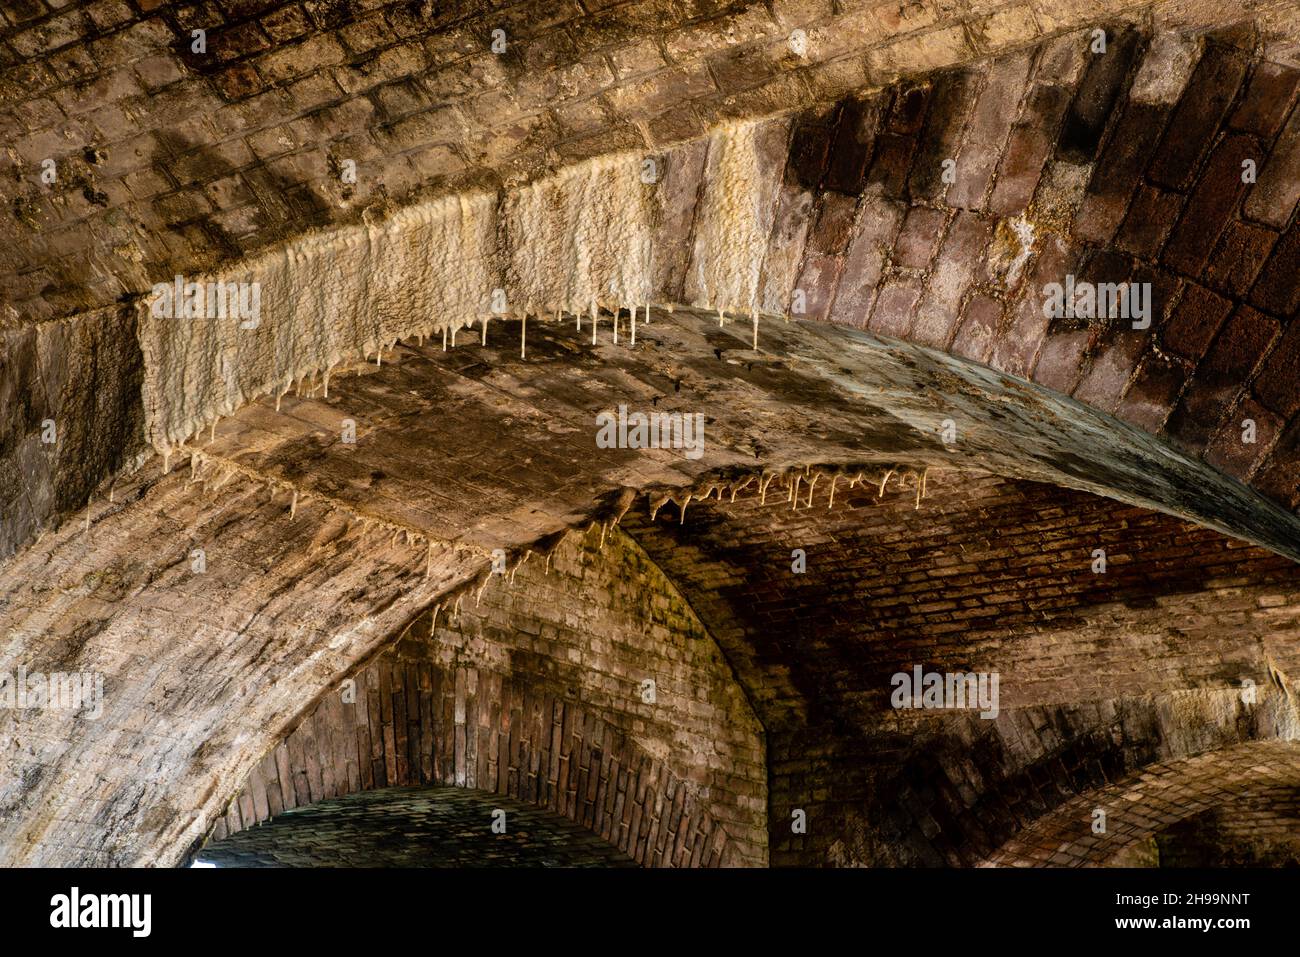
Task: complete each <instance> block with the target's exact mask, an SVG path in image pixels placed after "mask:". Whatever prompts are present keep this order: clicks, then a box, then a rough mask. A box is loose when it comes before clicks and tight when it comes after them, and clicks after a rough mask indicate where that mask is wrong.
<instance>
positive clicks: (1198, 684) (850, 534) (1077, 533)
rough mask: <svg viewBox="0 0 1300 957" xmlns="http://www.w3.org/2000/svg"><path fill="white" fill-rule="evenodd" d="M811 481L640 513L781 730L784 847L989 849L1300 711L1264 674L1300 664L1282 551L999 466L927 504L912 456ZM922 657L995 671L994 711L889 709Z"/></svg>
mask: <svg viewBox="0 0 1300 957" xmlns="http://www.w3.org/2000/svg"><path fill="white" fill-rule="evenodd" d="M909 485H910V483H909ZM802 488H803V489H804V491H803V493H802V499H803V504H802V506H801V507H800V508H798V509H794V508H792V507H791V504H790V503H789V501H788V500H787V495H786V494H785V493H784V492H782V491H781V490H780V489H781V486H780V485H779V484H776V485H773V486H770V487H769V490H768V500H767V504H766V505H760V504H759V503H758V502H757V501H756V499H757V496H753V495H745V494H742V496H740V497H738V498H737V501H736V502H735V504H731V503H729V502H716V501H709V502H707V503H700V502H697V503H692V505H691V506H690V509H689V510H688V513H687V518H686V522H685V524H684V525H681V524H678V515H677V513H676V510H675V509H674V508H672V507H671V506H670V507H668V508H665V509H664V510H663V512H662V513H661V515H660V516H659V518H658V520H657V521H656V522H654V523H653V524H651V523H650V522H648V521H647V519H646V517H645V516H643V515H640V514H639V513H634V514H630V515H629V517H628V518H627V519H625V524H626V526H627V528H628V531H629V534H631V535H633V536H634V537H635V538H637V540H638V541H640V542H641V543H642V544H643V545H644V547H645V548H646V550H647V551H648V553H649V554H650V555H652V556H653V557H654V558H655V560H656V561H657V562H659V563H660V564H661V566H662V567H663V568H664V570H665V571H666V573H667V574H668V575H669V576H670V577H671V578H672V579H673V580H674V581H675V582H677V583H678V585H679V587H680V588H681V589H682V590H683V593H684V594H685V595H686V596H687V598H688V600H689V601H690V602H691V604H692V606H693V607H694V608H695V609H696V610H697V611H698V612H699V614H700V616H701V619H702V620H703V621H704V622H705V623H706V624H707V625H708V626H709V627H710V629H711V630H712V631H713V633H714V634H715V636H716V637H717V639H718V642H719V644H720V646H721V647H722V648H723V650H724V651H725V653H726V654H727V657H728V660H729V661H731V663H732V664H733V666H734V667H735V668H736V672H737V675H738V676H739V679H740V681H741V683H742V684H743V685H744V686H745V688H746V690H747V692H748V694H749V696H750V698H751V700H752V701H753V703H754V707H755V710H756V712H757V713H758V715H759V718H760V720H762V721H763V723H764V726H765V727H766V729H767V740H768V747H769V774H770V781H771V785H770V787H771V791H770V802H771V815H770V822H771V836H770V846H771V860H772V863H773V864H825V863H832V864H847V863H866V864H874V865H879V864H931V865H942V864H958V865H961V864H965V865H969V864H973V863H976V862H978V861H979V860H981V859H983V857H984V856H985V855H987V854H989V853H992V852H993V851H994V850H996V848H997V847H999V846H1000V845H1001V844H1002V843H1003V842H1004V841H1006V840H1007V839H1009V838H1010V837H1011V836H1012V835H1014V834H1015V833H1016V832H1017V831H1018V830H1019V829H1020V828H1022V827H1024V826H1026V825H1028V824H1029V823H1030V822H1031V821H1033V820H1034V819H1035V818H1036V817H1038V816H1039V815H1041V814H1043V813H1046V812H1048V811H1049V810H1051V809H1052V808H1053V807H1055V806H1057V805H1058V804H1060V803H1061V802H1062V801H1064V800H1066V799H1068V798H1069V797H1070V796H1072V795H1074V794H1077V793H1079V792H1081V791H1084V790H1086V789H1088V788H1091V787H1094V786H1098V785H1103V784H1105V783H1107V782H1111V781H1115V780H1117V779H1119V778H1120V777H1122V776H1123V775H1125V774H1127V773H1129V772H1130V771H1131V770H1132V769H1134V768H1139V767H1142V766H1144V765H1146V764H1149V763H1150V762H1152V761H1157V760H1163V759H1166V758H1170V757H1176V756H1180V755H1185V754H1193V753H1197V752H1200V751H1204V750H1207V749H1215V748H1219V747H1223V746H1225V745H1228V744H1232V743H1236V742H1239V741H1246V740H1251V739H1255V738H1273V737H1277V736H1287V735H1289V734H1293V733H1294V732H1293V731H1292V730H1290V729H1293V728H1294V727H1295V726H1296V721H1297V715H1296V713H1295V705H1294V702H1293V701H1292V699H1291V698H1290V697H1289V696H1287V695H1286V694H1284V693H1282V692H1281V691H1279V689H1278V688H1277V687H1276V685H1275V684H1274V682H1273V680H1272V678H1271V677H1270V674H1271V669H1276V670H1277V671H1278V672H1279V673H1281V674H1283V675H1290V676H1295V675H1297V674H1300V657H1298V656H1297V653H1296V648H1297V647H1300V631H1298V630H1297V629H1298V628H1300V623H1298V622H1300V619H1297V615H1296V608H1297V605H1298V604H1300V571H1297V570H1296V568H1295V566H1294V565H1293V564H1292V563H1290V562H1288V561H1287V560H1285V559H1282V558H1279V557H1277V556H1274V555H1271V554H1269V553H1267V552H1264V551H1262V550H1259V549H1255V548H1248V547H1243V546H1241V545H1240V544H1239V543H1237V542H1233V541H1231V540H1228V539H1225V538H1224V537H1222V536H1220V535H1217V534H1216V533H1213V532H1208V531H1205V530H1203V529H1198V528H1196V527H1194V526H1190V525H1187V524H1186V523H1183V522H1179V521H1177V520H1174V519H1171V518H1168V517H1166V516H1163V515H1159V514H1156V513H1151V512H1147V511H1144V510H1142V509H1136V508H1129V507H1126V506H1121V505H1119V504H1117V503H1115V502H1112V501H1109V500H1107V499H1102V498H1097V497H1093V496H1090V495H1087V494H1084V493H1071V492H1065V491H1063V490H1060V489H1054V488H1051V487H1049V486H1040V485H1034V484H1032V483H1020V482H1007V481H1003V480H999V479H996V478H993V477H988V476H985V477H978V476H971V475H960V474H954V473H935V472H932V473H931V474H930V475H929V476H928V478H927V490H928V494H927V496H926V497H925V499H924V500H923V501H922V502H921V504H920V507H919V508H917V507H916V495H915V492H914V491H913V489H912V488H911V487H909V488H908V489H906V490H899V489H898V485H897V479H895V480H894V481H893V482H892V483H891V486H890V488H889V489H888V490H887V491H886V493H885V496H884V498H883V499H880V500H879V501H877V499H876V494H877V492H876V489H874V488H872V489H871V490H869V491H865V492H864V491H863V490H861V489H857V490H854V491H849V490H847V489H846V488H845V486H844V483H843V482H841V483H840V485H839V488H838V490H837V495H836V500H835V506H834V508H833V509H832V508H828V504H829V492H830V489H829V488H828V487H827V484H826V483H825V482H824V481H823V482H819V483H818V485H817V486H816V487H815V489H813V493H812V494H813V503H812V506H811V507H809V506H808V504H807V502H808V496H809V492H808V491H807V485H806V484H805V485H803V486H802ZM794 548H802V549H804V550H805V551H806V554H807V562H808V570H807V572H806V573H805V574H802V575H798V574H793V573H792V571H791V550H792V549H794ZM1095 548H1104V549H1105V550H1106V551H1107V556H1108V570H1107V572H1106V573H1105V574H1100V575H1099V574H1094V573H1093V571H1092V567H1091V566H1092V561H1093V558H1092V552H1093V549H1095ZM918 664H919V665H922V666H923V667H924V668H925V669H926V670H939V671H964V672H965V671H980V672H997V673H998V674H999V675H1000V697H1001V702H1000V704H1001V714H1000V715H999V717H998V718H997V720H992V721H987V720H982V719H980V718H978V717H976V716H974V715H972V714H970V713H969V712H924V711H895V710H893V709H892V708H891V707H890V705H889V695H890V692H891V690H892V686H891V683H890V678H891V676H892V675H893V674H894V673H895V672H898V671H908V670H910V669H911V667H912V666H913V665H918ZM1244 678H1249V679H1251V680H1253V681H1255V682H1256V685H1257V691H1258V696H1259V698H1258V704H1256V705H1254V706H1251V707H1248V706H1246V705H1245V704H1244V703H1243V702H1242V701H1241V699H1240V689H1241V682H1242V679H1244ZM1292 680H1294V679H1292ZM794 809H803V810H804V811H806V813H807V815H808V833H807V834H806V835H795V834H793V833H792V831H791V813H792V811H793V810H794Z"/></svg>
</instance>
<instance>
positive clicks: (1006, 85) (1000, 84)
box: [947, 54, 1030, 209]
mask: <svg viewBox="0 0 1300 957" xmlns="http://www.w3.org/2000/svg"><path fill="white" fill-rule="evenodd" d="M1029 66H1030V57H1029V55H1028V54H1021V55H1018V56H1009V57H1007V58H1005V59H1002V60H999V61H997V62H996V63H995V64H994V65H993V66H992V67H991V68H990V69H989V72H988V75H987V77H986V78H985V80H984V86H983V88H982V89H981V90H980V93H979V96H978V98H977V99H976V101H975V110H974V113H973V114H972V116H971V119H970V126H969V127H968V129H967V131H966V136H965V141H966V145H965V146H964V147H963V148H962V152H961V155H960V157H959V158H958V160H957V167H956V176H957V181H956V182H955V183H954V184H953V186H952V189H950V190H949V191H948V195H947V202H948V203H949V204H950V205H952V206H959V207H964V208H967V209H983V208H984V194H985V193H986V192H987V190H988V186H989V181H990V180H991V179H992V177H993V170H994V169H995V167H996V166H997V163H998V160H999V158H1000V157H1001V154H1002V147H1003V145H1004V144H1005V143H1006V140H1007V137H1008V135H1009V134H1010V132H1011V124H1012V123H1013V122H1014V121H1015V119H1016V115H1017V113H1018V112H1019V108H1020V99H1021V97H1022V96H1023V95H1024V92H1025V83H1026V81H1027V79H1028V77H1029Z"/></svg>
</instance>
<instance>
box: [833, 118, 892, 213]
mask: <svg viewBox="0 0 1300 957" xmlns="http://www.w3.org/2000/svg"><path fill="white" fill-rule="evenodd" d="M883 106H884V104H883V102H882V100H881V98H880V97H871V98H869V99H866V100H860V99H856V98H850V99H848V100H846V101H844V103H843V104H841V107H840V111H839V116H838V119H837V122H836V124H835V129H834V136H833V139H832V140H831V152H830V161H829V163H828V164H827V168H826V176H825V178H824V180H823V186H824V187H825V188H826V189H833V190H836V191H838V192H841V193H846V194H848V195H850V196H856V195H857V194H858V193H860V192H862V186H863V178H864V175H865V173H866V166H867V160H868V159H869V158H870V157H871V147H872V144H873V142H874V140H875V133H876V128H877V126H878V125H879V123H880V116H881V112H882V110H883Z"/></svg>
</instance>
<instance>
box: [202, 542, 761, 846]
mask: <svg viewBox="0 0 1300 957" xmlns="http://www.w3.org/2000/svg"><path fill="white" fill-rule="evenodd" d="M579 539H581V541H579ZM430 622H431V619H430V616H427V615H426V616H424V617H422V618H421V619H420V620H419V621H418V622H417V623H416V624H415V625H414V626H412V628H411V629H410V631H408V632H407V634H406V635H405V636H404V637H403V638H401V639H400V640H399V642H398V643H397V645H396V646H395V647H392V648H390V649H389V650H387V651H385V652H384V653H383V655H382V656H381V657H379V658H378V659H377V660H376V661H374V662H372V663H371V664H369V665H367V666H366V667H365V668H364V669H363V670H362V671H361V672H359V673H358V674H357V675H356V676H355V678H354V680H355V682H356V685H355V687H356V701H355V703H351V704H349V703H344V702H343V700H342V695H341V692H340V691H339V690H333V691H331V692H330V693H328V694H326V695H325V697H324V698H323V699H322V700H321V701H320V702H319V704H318V705H317V706H316V707H315V708H314V709H313V710H312V711H311V712H310V713H308V714H307V715H305V716H304V718H303V720H302V721H301V723H300V724H299V725H298V726H297V728H296V729H295V730H294V731H293V732H292V733H291V734H289V735H288V736H287V737H286V738H285V739H284V740H283V741H281V742H280V743H279V744H278V745H277V746H276V748H275V749H274V750H273V751H272V752H271V753H269V754H268V755H267V756H266V757H265V758H264V760H263V761H262V762H261V764H260V765H259V766H258V767H257V769H256V770H255V771H254V772H253V773H252V774H251V775H250V777H249V779H248V781H247V782H246V784H245V785H244V786H243V788H242V789H241V791H240V793H239V794H238V795H237V796H236V798H235V799H234V800H233V801H232V802H231V804H230V807H229V809H228V810H227V812H226V814H225V817H224V818H223V819H222V820H221V821H220V822H219V823H218V825H217V828H216V830H215V832H214V834H215V836H217V837H220V836H223V835H224V834H227V833H233V832H234V831H236V830H239V829H241V828H243V827H247V826H249V825H250V824H252V823H254V822H256V821H262V820H265V819H266V818H267V817H268V816H271V815H274V814H277V813H279V812H280V811H281V810H282V809H285V808H290V807H296V806H299V805H303V804H308V803H312V802H315V801H319V800H321V799H323V798H329V797H335V796H338V795H340V794H346V793H350V792H352V791H356V790H361V789H369V788H378V787H387V786H391V785H396V784H448V785H458V786H461V787H471V788H481V789H485V790H490V791H495V792H497V793H500V794H506V795H509V796H510V797H513V798H517V799H519V800H522V801H525V802H528V803H532V804H536V805H539V806H542V807H547V808H550V809H551V810H554V811H556V812H557V813H560V814H562V815H564V816H566V817H568V818H570V819H572V820H574V821H576V822H578V823H580V824H583V825H584V826H586V827H588V828H590V829H591V830H593V831H595V832H596V833H598V834H600V835H601V836H602V837H604V838H606V839H607V840H609V841H611V842H612V843H614V844H615V845H617V846H618V847H619V848H621V849H624V850H625V851H626V852H627V853H628V854H629V855H630V856H631V857H633V858H634V859H635V860H637V861H638V862H640V863H643V864H645V865H646V866H702V865H718V864H726V865H741V864H761V863H765V862H766V776H765V771H764V755H763V739H762V730H761V728H760V727H759V725H758V723H757V721H756V720H755V719H754V717H753V713H752V711H751V709H750V708H749V705H748V703H747V702H746V701H745V699H744V697H743V695H742V694H741V691H740V688H739V686H738V685H736V683H735V681H734V679H733V678H732V677H731V675H730V672H729V670H728V668H727V665H726V663H725V662H724V661H723V660H722V658H721V655H720V654H719V652H718V650H717V648H716V646H715V645H714V643H713V640H712V638H711V637H710V636H709V635H708V633H707V632H706V631H705V630H704V628H703V627H702V626H701V625H700V624H699V622H698V620H697V619H696V618H695V616H694V613H693V612H692V611H691V610H690V608H689V607H688V606H687V605H686V604H685V603H684V602H683V601H682V600H681V598H680V596H679V595H678V594H677V593H676V591H675V589H674V588H673V587H672V586H671V585H669V584H668V583H667V582H666V581H665V580H664V579H663V577H662V576H661V575H660V574H659V573H658V572H657V570H656V569H655V568H654V567H653V566H652V565H651V564H650V563H649V562H647V561H646V560H645V559H644V557H642V556H641V554H640V553H639V550H638V549H637V547H636V546H635V545H633V544H631V543H630V542H628V541H626V540H625V539H624V538H622V536H621V535H619V534H617V533H615V534H614V535H613V536H612V537H609V538H607V540H606V541H605V545H604V548H603V549H602V548H601V547H600V532H599V530H596V531H594V532H592V533H591V534H590V535H589V536H587V537H585V538H584V537H582V536H579V535H578V534H577V533H575V534H574V536H573V537H572V538H570V539H569V540H568V542H567V543H566V544H565V545H563V546H561V548H560V549H559V550H558V551H557V552H556V553H555V554H554V556H553V557H552V560H551V563H550V568H549V572H548V571H547V566H546V563H545V559H542V558H538V557H534V558H533V559H532V560H530V561H529V562H528V563H527V564H525V565H524V566H523V567H522V568H521V569H520V570H519V571H518V572H517V573H516V574H515V575H514V582H513V584H507V583H503V582H498V581H493V582H492V583H490V584H489V585H488V586H487V588H486V589H485V591H484V593H483V596H482V602H481V605H478V606H477V607H476V605H475V602H474V596H473V595H472V594H471V595H469V596H468V597H467V598H465V599H464V600H463V601H462V602H461V607H460V613H459V615H457V614H456V611H455V606H452V607H451V608H448V609H443V610H442V611H441V613H440V614H439V617H438V624H437V630H436V632H435V633H434V636H433V638H432V639H430V638H429V637H428V629H429V625H430ZM646 678H651V679H653V680H654V681H655V683H656V697H657V701H656V703H655V704H653V705H651V704H646V703H644V702H643V701H642V700H641V681H642V680H644V679H646Z"/></svg>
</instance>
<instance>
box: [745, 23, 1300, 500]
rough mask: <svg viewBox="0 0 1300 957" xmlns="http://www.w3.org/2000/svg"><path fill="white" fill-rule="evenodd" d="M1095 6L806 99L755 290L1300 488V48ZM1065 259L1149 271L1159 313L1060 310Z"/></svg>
mask: <svg viewBox="0 0 1300 957" xmlns="http://www.w3.org/2000/svg"><path fill="white" fill-rule="evenodd" d="M1103 26H1104V27H1105V28H1106V29H1107V36H1108V45H1107V50H1106V52H1105V53H1104V54H1094V53H1092V52H1091V49H1090V46H1089V45H1090V43H1091V41H1092V31H1091V30H1085V31H1080V32H1076V33H1071V34H1067V35H1064V36H1061V37H1058V38H1055V39H1052V40H1048V41H1045V42H1042V43H1039V44H1037V45H1035V46H1033V47H1030V48H1026V49H1022V50H1019V51H1016V52H1013V53H1008V54H1003V55H1000V56H998V57H996V58H993V59H990V60H987V61H983V62H981V63H977V64H972V65H969V66H964V67H961V68H957V69H952V70H947V71H941V72H937V73H934V74H932V75H929V76H924V77H919V78H915V79H911V80H907V81H903V82H900V83H898V84H895V85H894V86H892V87H889V88H887V89H884V90H881V91H879V92H874V93H868V94H863V95H861V96H854V97H850V98H847V99H845V100H842V101H841V102H840V103H838V104H836V105H835V106H834V107H829V108H828V107H820V106H819V107H814V108H811V109H809V110H807V111H806V112H804V113H802V114H797V115H796V116H795V117H794V119H793V121H792V123H791V132H790V135H789V139H788V144H789V149H788V151H787V155H786V157H785V158H784V162H783V164H778V165H783V172H779V173H777V174H776V177H777V178H778V179H779V185H778V186H776V187H775V189H774V191H773V194H772V195H773V197H774V202H775V204H776V213H775V224H774V226H773V229H772V235H771V239H770V241H769V244H768V248H767V252H766V254H765V258H764V275H763V280H762V284H761V286H762V296H763V299H762V303H761V305H762V308H764V309H765V310H768V311H770V312H774V313H778V314H784V313H788V312H789V311H790V310H791V308H792V305H793V304H794V293H795V291H796V290H797V291H798V292H799V293H800V294H801V295H802V297H803V298H804V299H805V300H806V317H807V318H808V319H810V320H814V321H826V322H832V323H837V324H844V325H850V326H854V327H858V328H864V329H869V330H871V331H873V332H877V333H880V334H882V335H886V336H890V337H897V338H901V339H903V340H906V341H908V342H913V343H917V344H921V345H925V346H929V347H932V348H936V349H940V350H943V351H946V352H948V353H951V354H953V355H958V356H963V357H966V358H969V359H972V360H974V361H976V362H978V363H981V364H986V365H988V366H991V367H992V368H994V369H997V370H999V371H1002V372H1005V373H1009V374H1012V375H1015V376H1019V377H1023V378H1025V379H1029V380H1031V381H1033V382H1035V383H1039V384H1041V385H1044V386H1046V387H1048V388H1050V389H1052V390H1053V391H1056V392H1059V393H1062V394H1065V395H1069V396H1072V397H1073V398H1074V399H1076V400H1077V401H1079V402H1082V403H1084V404H1087V405H1089V406H1091V407H1092V408H1095V409H1097V410H1099V411H1101V412H1103V413H1106V414H1108V415H1114V416H1115V417H1117V418H1119V419H1121V420H1122V421H1124V422H1127V423H1131V424H1133V425H1135V426H1137V427H1138V428H1141V429H1143V430H1144V431H1147V432H1149V433H1152V434H1154V435H1156V436H1158V437H1159V438H1160V439H1161V440H1163V441H1164V442H1165V443H1167V444H1168V445H1169V446H1171V447H1172V448H1175V449H1178V450H1180V451H1182V452H1184V453H1186V454H1188V455H1191V456H1193V457H1196V458H1198V459H1200V460H1202V461H1204V462H1206V463H1208V464H1209V465H1211V466H1213V467H1214V468H1215V469H1218V470H1221V471H1223V472H1225V473H1226V474H1228V475H1231V476H1234V477H1236V478H1238V479H1240V480H1241V481H1243V482H1248V483H1249V484H1251V485H1252V486H1253V487H1255V488H1257V489H1259V490H1260V491H1261V492H1263V493H1264V494H1266V495H1268V496H1269V497H1271V498H1272V499H1274V500H1275V501H1277V502H1279V503H1280V504H1282V505H1283V506H1284V507H1286V508H1288V509H1292V510H1294V509H1295V507H1296V506H1297V505H1298V504H1300V484H1298V483H1297V474H1296V463H1297V461H1298V460H1300V458H1298V455H1297V452H1296V446H1297V437H1298V436H1300V423H1298V422H1297V421H1296V419H1295V414H1296V412H1297V410H1300V393H1297V392H1296V391H1295V381H1296V376H1295V370H1296V368H1297V355H1300V352H1298V351H1297V349H1298V346H1297V343H1300V333H1297V328H1296V326H1295V324H1294V323H1293V322H1291V320H1292V319H1293V317H1294V316H1295V314H1296V310H1297V306H1298V305H1300V283H1297V281H1296V278H1295V277H1296V275H1297V272H1298V271H1300V224H1298V223H1297V218H1296V212H1295V210H1296V206H1297V199H1300V190H1298V189H1297V187H1296V183H1297V176H1296V171H1297V168H1298V167H1297V163H1298V162H1300V110H1297V109H1296V108H1295V104H1296V99H1297V90H1300V69H1297V67H1296V66H1295V64H1294V63H1292V62H1289V61H1286V60H1272V59H1269V54H1268V53H1267V52H1266V51H1262V49H1261V48H1260V47H1258V46H1257V45H1256V43H1257V39H1258V38H1257V36H1256V34H1255V33H1254V32H1252V30H1251V29H1249V27H1248V26H1244V27H1242V26H1239V27H1234V28H1230V29H1225V30H1221V31H1217V32H1210V33H1208V34H1204V33H1200V32H1187V33H1178V32H1168V31H1159V32H1156V33H1154V34H1153V33H1151V32H1150V31H1149V30H1147V29H1145V28H1142V27H1140V26H1124V25H1122V24H1118V23H1115V24H1103ZM1246 159H1250V160H1252V161H1253V162H1254V163H1255V166H1256V168H1257V174H1258V179H1257V181H1256V182H1255V183H1253V184H1250V183H1243V182H1242V172H1243V171H1242V162H1243V161H1244V160H1246ZM949 160H951V161H952V163H953V164H954V165H953V166H952V168H951V172H952V177H951V182H950V181H949V179H948V178H945V176H944V164H945V162H946V161H949ZM1067 275H1073V276H1075V277H1076V278H1077V280H1078V281H1079V282H1087V283H1093V284H1098V283H1116V284H1118V283H1125V282H1134V283H1149V284H1150V288H1151V293H1152V298H1153V303H1152V315H1151V322H1150V328H1149V329H1144V330H1134V329H1133V328H1131V327H1130V324H1129V323H1126V322H1124V321H1122V320H1121V319H1118V318H1116V319H1099V320H1086V319H1069V318H1058V319H1050V318H1049V317H1048V316H1046V315H1045V314H1044V311H1043V306H1044V301H1045V299H1044V295H1043V289H1044V287H1045V286H1046V285H1047V284H1049V283H1063V282H1064V281H1065V277H1066V276H1067ZM1245 419H1250V420H1252V421H1253V422H1254V423H1255V428H1256V441H1255V442H1253V443H1245V442H1243V441H1242V423H1243V421H1244V420H1245Z"/></svg>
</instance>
